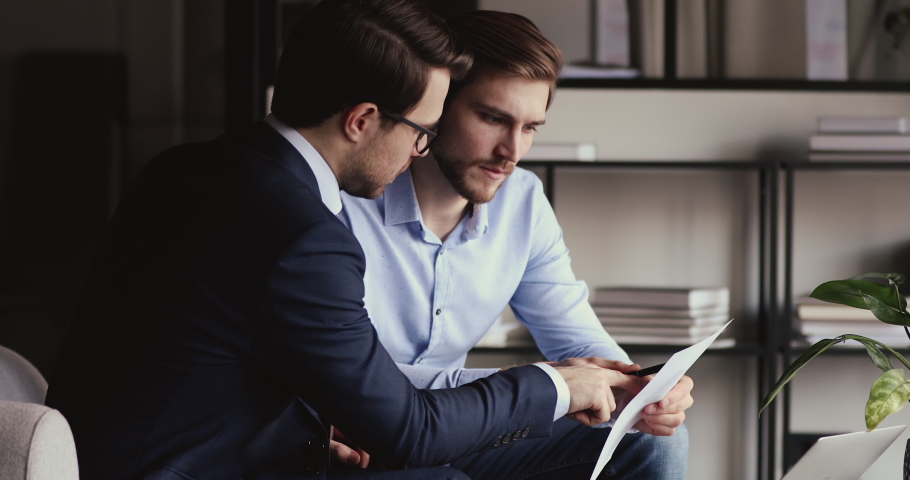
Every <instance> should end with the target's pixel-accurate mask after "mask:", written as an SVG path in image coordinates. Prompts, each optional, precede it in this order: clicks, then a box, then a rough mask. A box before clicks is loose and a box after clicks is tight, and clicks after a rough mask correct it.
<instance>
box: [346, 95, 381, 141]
mask: <svg viewBox="0 0 910 480" xmlns="http://www.w3.org/2000/svg"><path fill="white" fill-rule="evenodd" d="M381 115H382V114H381V113H380V112H379V107H377V106H376V104H375V103H360V104H357V105H354V106H353V107H351V108H350V109H348V111H347V113H346V114H345V115H344V116H343V117H342V121H343V122H344V124H343V125H342V129H343V130H344V134H345V136H347V137H348V139H349V140H350V141H352V142H354V143H360V142H362V141H364V140H365V139H366V138H368V137H369V136H370V135H372V134H373V133H375V131H376V130H379V124H380V121H381V120H382V119H381V118H379V117H380V116H381Z"/></svg>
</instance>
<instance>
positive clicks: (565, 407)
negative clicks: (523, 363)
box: [533, 363, 569, 422]
mask: <svg viewBox="0 0 910 480" xmlns="http://www.w3.org/2000/svg"><path fill="white" fill-rule="evenodd" d="M533 365H534V366H536V367H540V369H541V370H543V371H545V372H547V375H549V376H550V379H551V380H553V385H555V386H556V410H555V411H554V412H553V421H554V422H555V421H556V420H559V418H560V417H563V416H565V414H567V413H569V385H568V384H567V383H566V379H564V378H562V375H561V374H560V373H559V372H558V371H557V370H556V369H555V368H553V367H551V366H550V365H547V364H546V363H534V364H533Z"/></svg>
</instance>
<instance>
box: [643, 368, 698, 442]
mask: <svg viewBox="0 0 910 480" xmlns="http://www.w3.org/2000/svg"><path fill="white" fill-rule="evenodd" d="M652 378H654V376H653V375H651V376H648V377H645V378H644V380H645V381H651V379H652ZM694 386H695V383H694V382H693V381H692V379H691V378H689V377H687V376H685V375H683V377H682V378H681V379H680V380H679V383H677V384H676V385H675V386H674V387H673V388H672V389H671V390H670V392H669V393H667V396H666V397H664V398H663V400H661V401H659V402H657V403H652V404H650V405H647V406H645V409H644V410H643V411H642V412H641V416H642V418H641V420H639V421H638V423H636V424H635V428H637V429H639V430H641V431H642V432H647V433H650V434H651V435H659V436H670V435H673V433H674V432H675V431H676V427H678V426H680V425H682V423H683V421H684V420H685V419H686V409H688V408H689V407H691V406H692V404H693V403H695V400H694V399H692V395H691V392H692V387H694Z"/></svg>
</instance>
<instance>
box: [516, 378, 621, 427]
mask: <svg viewBox="0 0 910 480" xmlns="http://www.w3.org/2000/svg"><path fill="white" fill-rule="evenodd" d="M533 365H534V366H535V367H539V368H540V369H541V370H543V371H545V372H547V375H549V376H550V379H551V380H553V385H555V386H556V408H555V410H554V412H553V421H554V422H555V421H556V420H559V418H560V417H563V416H565V414H567V413H569V402H570V401H571V398H570V396H569V395H570V393H569V385H568V384H566V379H565V378H562V374H560V373H559V371H557V370H556V369H555V368H553V367H551V366H550V365H547V364H546V363H535V364H533ZM600 425H603V426H606V425H605V424H600Z"/></svg>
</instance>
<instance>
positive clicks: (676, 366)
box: [591, 320, 733, 480]
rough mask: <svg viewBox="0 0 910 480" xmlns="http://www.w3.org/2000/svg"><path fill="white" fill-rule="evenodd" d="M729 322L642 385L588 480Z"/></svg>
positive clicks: (609, 438) (592, 478)
mask: <svg viewBox="0 0 910 480" xmlns="http://www.w3.org/2000/svg"><path fill="white" fill-rule="evenodd" d="M732 321H733V320H730V322H732ZM730 322H727V323H726V324H725V325H724V326H723V327H721V328H720V330H718V331H717V332H715V333H714V335H711V336H710V337H708V338H706V339H704V340H702V341H700V342H698V343H696V344H695V345H692V346H691V347H689V348H686V349H683V350H680V351H678V352H676V353H674V354H673V356H672V357H670V359H669V360H667V364H666V365H664V366H663V368H661V369H660V371H659V372H657V375H655V376H654V378H653V379H651V382H649V383H648V384H647V385H645V388H643V389H642V390H641V392H638V395H635V397H633V398H632V400H630V401H629V403H628V404H627V405H626V408H625V409H624V410H623V411H622V413H621V414H620V415H619V418H618V419H616V423H615V424H614V425H613V430H612V431H610V435H608V436H607V441H606V443H605V444H604V448H603V450H601V452H600V457H599V458H598V459H597V464H596V465H595V466H594V473H592V474H591V480H594V479H596V478H597V476H598V475H600V472H601V471H602V470H603V469H604V467H605V466H606V465H607V462H609V461H610V458H612V457H613V452H615V451H616V446H617V445H619V441H620V440H622V437H623V435H625V434H626V433H628V432H629V430H631V429H632V427H633V426H634V425H635V424H636V423H638V421H639V420H641V412H642V410H644V408H645V407H646V406H648V405H650V404H652V403H657V402H659V401H660V400H662V399H663V398H664V397H665V396H667V393H669V392H670V390H671V389H672V388H673V387H674V386H675V385H676V384H677V383H678V382H679V379H680V378H682V376H683V375H684V374H685V373H686V371H687V370H689V367H691V366H692V365H693V364H694V363H695V361H696V360H698V357H700V356H701V354H702V353H705V350H707V349H708V347H709V346H711V343H712V342H714V340H715V339H716V338H717V336H718V335H720V333H721V332H723V331H724V329H725V328H727V325H730Z"/></svg>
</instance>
